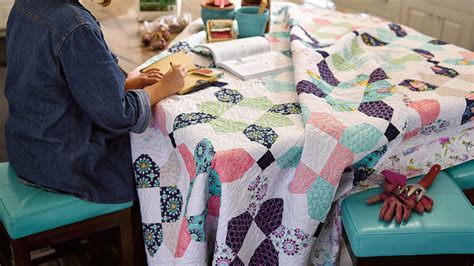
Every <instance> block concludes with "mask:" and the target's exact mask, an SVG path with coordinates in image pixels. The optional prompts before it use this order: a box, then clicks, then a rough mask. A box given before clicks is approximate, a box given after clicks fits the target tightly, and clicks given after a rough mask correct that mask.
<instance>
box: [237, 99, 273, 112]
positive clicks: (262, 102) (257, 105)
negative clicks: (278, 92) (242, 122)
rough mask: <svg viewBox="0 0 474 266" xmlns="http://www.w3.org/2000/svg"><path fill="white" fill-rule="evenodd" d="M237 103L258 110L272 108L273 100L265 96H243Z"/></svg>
mask: <svg viewBox="0 0 474 266" xmlns="http://www.w3.org/2000/svg"><path fill="white" fill-rule="evenodd" d="M238 105H240V106H245V107H248V108H253V109H258V110H268V109H270V108H272V106H273V102H272V101H270V99H268V98H267V97H257V98H245V99H243V100H242V101H241V102H239V103H238Z"/></svg>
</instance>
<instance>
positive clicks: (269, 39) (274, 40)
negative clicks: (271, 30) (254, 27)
mask: <svg viewBox="0 0 474 266" xmlns="http://www.w3.org/2000/svg"><path fill="white" fill-rule="evenodd" d="M265 38H266V39H267V40H268V42H270V43H277V42H280V40H279V39H278V38H275V37H272V36H270V35H268V36H266V37H265Z"/></svg>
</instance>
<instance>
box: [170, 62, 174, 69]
mask: <svg viewBox="0 0 474 266" xmlns="http://www.w3.org/2000/svg"><path fill="white" fill-rule="evenodd" d="M170 66H171V69H172V70H174V65H173V62H170Z"/></svg>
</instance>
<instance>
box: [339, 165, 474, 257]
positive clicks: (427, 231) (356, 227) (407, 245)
mask: <svg viewBox="0 0 474 266" xmlns="http://www.w3.org/2000/svg"><path fill="white" fill-rule="evenodd" d="M419 179H420V178H416V179H412V180H410V183H414V182H417V181H418V180H419ZM381 191H382V188H375V189H370V190H367V191H364V192H360V193H356V194H353V195H351V196H349V197H347V198H346V199H344V200H343V202H342V214H341V215H342V223H343V225H344V228H345V230H346V234H347V236H348V239H349V242H350V245H351V247H352V250H353V252H354V254H355V255H356V256H357V257H380V256H403V255H404V256H411V255H431V254H474V208H473V206H472V205H471V204H470V203H469V201H468V200H467V198H466V197H465V196H464V194H463V193H462V191H461V190H460V188H459V187H458V186H457V185H456V183H455V182H454V181H453V180H452V179H451V178H450V177H449V175H448V174H447V173H446V172H444V171H442V172H441V173H440V174H439V175H438V177H437V178H436V180H435V182H434V183H433V185H432V186H431V188H430V189H429V191H428V194H429V195H430V197H431V198H433V200H434V209H433V211H432V212H431V213H425V214H424V215H419V214H418V213H413V214H412V216H411V218H410V220H409V221H408V222H404V223H402V224H397V223H396V222H395V220H393V221H392V222H391V223H385V222H384V221H381V220H379V219H378V215H379V211H380V207H381V203H378V204H375V205H367V204H366V203H365V202H366V200H367V199H368V198H369V197H371V196H373V195H376V194H379V193H380V192H381Z"/></svg>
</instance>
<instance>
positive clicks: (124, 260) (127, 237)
mask: <svg viewBox="0 0 474 266" xmlns="http://www.w3.org/2000/svg"><path fill="white" fill-rule="evenodd" d="M120 253H121V256H122V257H121V264H122V265H123V266H131V265H133V264H134V263H133V239H132V215H131V211H130V208H129V209H126V210H124V211H122V213H121V214H120Z"/></svg>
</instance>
